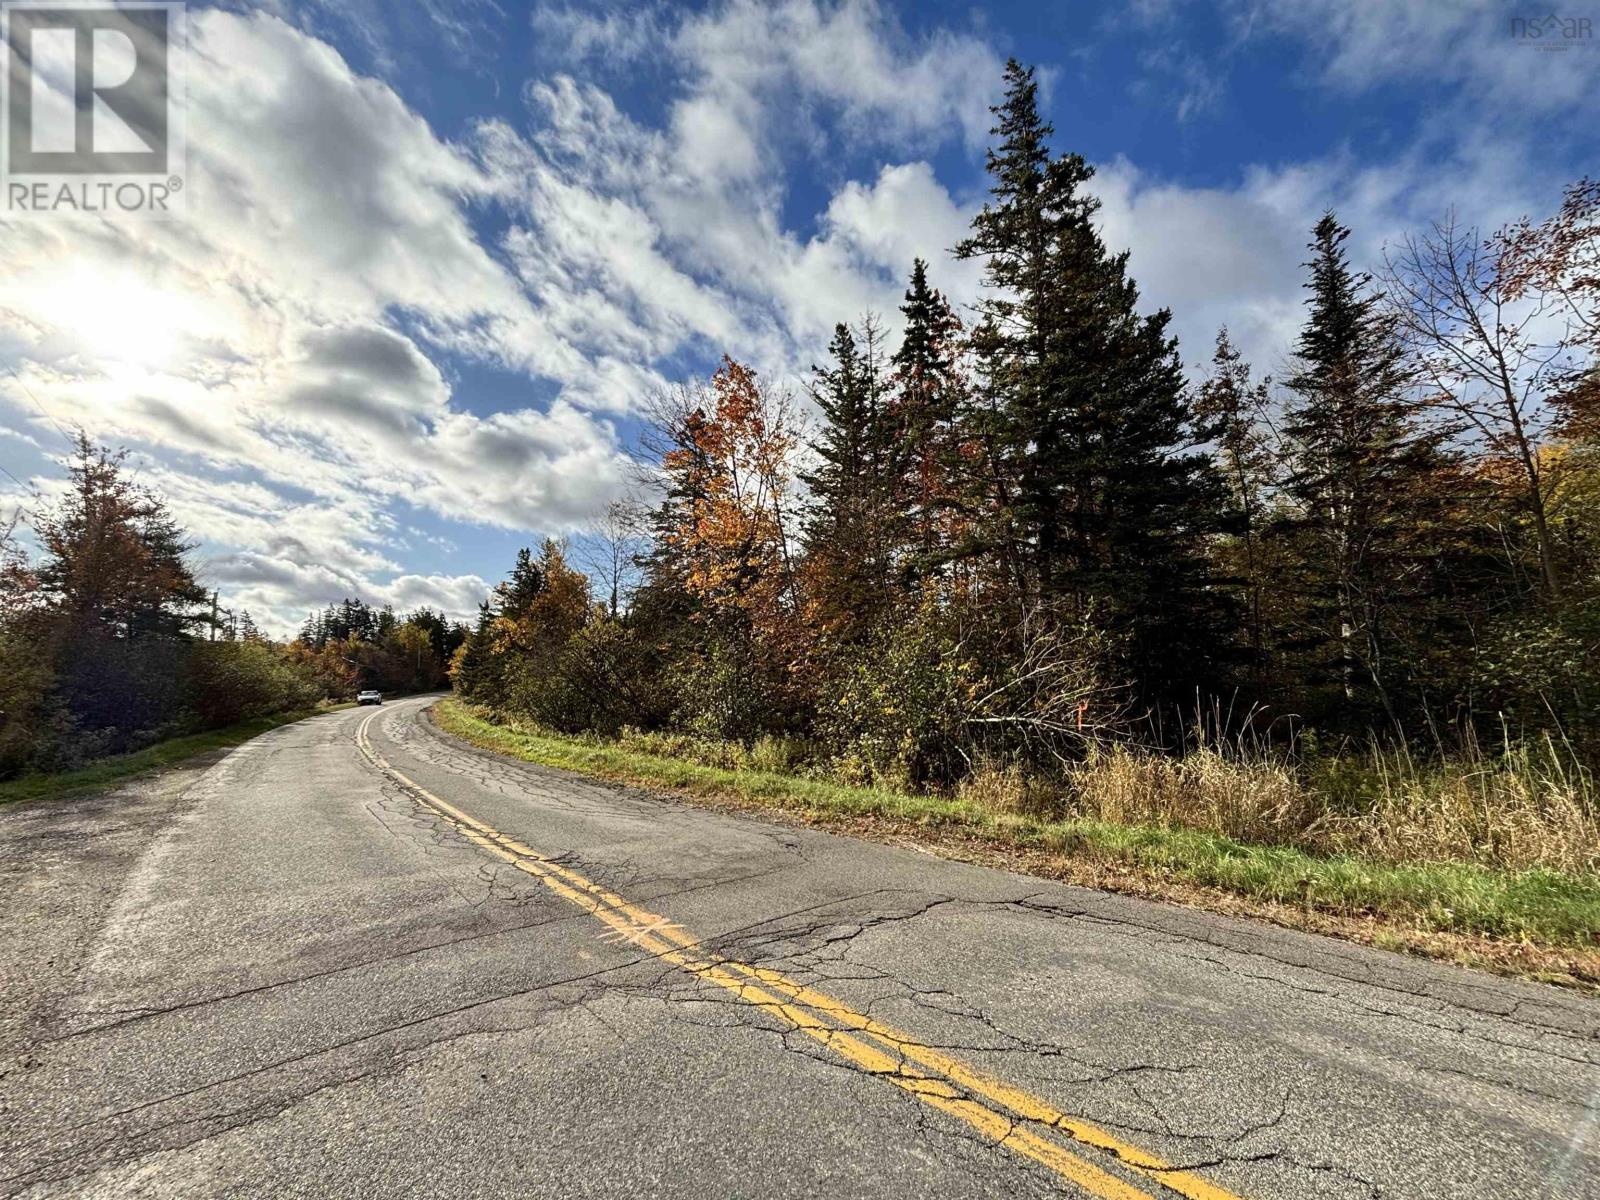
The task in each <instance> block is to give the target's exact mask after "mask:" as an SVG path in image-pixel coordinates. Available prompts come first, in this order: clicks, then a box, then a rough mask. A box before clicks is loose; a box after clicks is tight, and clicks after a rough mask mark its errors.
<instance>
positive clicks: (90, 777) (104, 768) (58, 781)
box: [0, 704, 351, 804]
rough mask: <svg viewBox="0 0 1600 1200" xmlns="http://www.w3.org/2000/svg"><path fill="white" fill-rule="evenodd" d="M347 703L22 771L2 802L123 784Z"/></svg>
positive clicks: (3, 791)
mask: <svg viewBox="0 0 1600 1200" xmlns="http://www.w3.org/2000/svg"><path fill="white" fill-rule="evenodd" d="M349 707H351V706H350V705H348V704H335V705H330V706H327V707H323V708H309V709H300V710H297V711H294V712H286V713H278V714H276V715H274V716H270V717H256V718H254V719H253V720H249V721H241V722H239V724H237V725H228V726H226V727H224V728H222V729H211V730H207V731H206V732H205V733H191V734H189V735H187V736H186V737H177V738H170V739H168V740H167V741H164V742H157V743H156V744H155V745H153V746H146V747H145V748H144V749H143V750H135V751H134V752H133V753H132V754H114V755H111V756H110V757H107V758H102V759H97V760H95V761H94V762H92V763H90V764H89V765H88V766H86V767H82V768H80V769H78V770H76V771H61V772H58V773H56V774H49V775H45V774H38V775H24V776H22V777H21V778H19V779H12V780H9V781H8V782H5V783H0V804H14V803H17V802H19V801H24V800H55V799H59V798H60V797H62V796H71V795H78V794H79V793H82V792H92V791H99V790H101V789H103V788H107V787H110V786H112V785H113V784H118V783H122V782H123V781H124V780H127V779H129V778H131V777H132V776H135V775H143V774H145V773H146V772H148V771H154V770H156V769H157V768H159V767H169V766H172V765H173V764H175V763H179V762H182V761H183V760H184V759H186V758H193V757H194V756H195V755H197V754H204V753H206V752H207V751H210V750H226V749H231V748H232V747H234V746H237V745H240V744H241V743H244V742H248V741H249V740H250V739H251V738H253V737H256V736H258V735H259V734H263V733H266V732H267V730H269V729H276V728H278V726H280V725H288V724H291V723H293V722H295V721H303V720H305V719H306V718H307V717H314V716H316V715H318V714H319V713H325V712H333V711H335V710H336V709H341V708H349Z"/></svg>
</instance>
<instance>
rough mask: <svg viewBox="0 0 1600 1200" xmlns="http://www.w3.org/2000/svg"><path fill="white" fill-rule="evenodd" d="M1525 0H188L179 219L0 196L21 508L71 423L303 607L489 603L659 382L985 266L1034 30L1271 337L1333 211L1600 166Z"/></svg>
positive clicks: (1239, 309) (1212, 291)
mask: <svg viewBox="0 0 1600 1200" xmlns="http://www.w3.org/2000/svg"><path fill="white" fill-rule="evenodd" d="M1517 15H1524V16H1526V15H1536V14H1535V12H1534V11H1533V10H1526V11H1525V10H1524V9H1523V8H1521V7H1518V6H1516V5H1508V4H1504V3H1498V2H1492V0H1491V2H1485V3H1469V2H1461V3H1451V4H1432V5H1416V4H1404V3H1399V2H1397V0H1378V2H1370V0H1369V2H1366V3H1346V2H1344V0H1254V2H1247V0H1237V2H1234V0H1219V2H1210V0H1194V2H1183V0H1139V2H1136V3H1133V4H1090V3H1061V4H1052V5H1039V4H1005V5H991V6H988V7H976V6H972V5H970V4H918V5H906V6H904V7H897V6H893V5H888V4H883V5H875V4H869V3H845V4H835V3H822V2H818V0H774V2H772V3H767V4H762V5H755V4H737V3H735V4H710V5H701V6H694V7H690V6H630V7H629V8H627V9H624V8H622V7H620V6H606V5H593V6H591V5H581V4H573V5H569V4H549V5H537V6H533V7H529V6H525V5H516V4H512V3H510V2H509V0H501V2H499V3H496V2H493V0H465V2H463V3H458V4H449V3H446V2H445V0H419V2H416V3H407V4H403V5H399V4H391V3H381V2H379V0H359V2H354V3H352V2H349V0H345V2H341V3H335V2H333V0H329V2H328V3H315V2H306V3H297V2H295V0H278V2H276V3H271V4H266V5H260V6H246V5H228V6H225V7H223V8H220V9H208V8H202V7H198V6H192V7H191V10H190V16H191V21H190V29H191V45H190V47H189V52H188V58H187V67H188V101H187V121H188V129H189V138H188V140H189V161H188V171H189V178H190V180H191V187H190V189H189V209H188V214H187V215H186V217H184V218H183V219H182V220H180V221H173V222H155V223H152V222H138V221H128V220H125V219H124V220H120V221H98V222H96V221H90V220H65V219H61V220H56V221H50V220H32V221H25V222H18V221H12V222H4V221H0V252H3V253H4V254H5V256H6V261H7V263H8V270H7V271H6V272H5V273H4V276H3V278H0V367H3V370H4V373H3V374H0V467H4V468H5V470H6V471H7V472H10V474H11V475H13V476H15V477H17V479H18V480H21V481H24V482H23V484H22V485H19V484H18V483H15V482H13V481H12V480H11V479H9V478H6V477H5V476H4V475H0V486H3V489H4V490H0V504H4V505H5V506H6V508H7V509H9V508H10V507H12V506H14V505H17V504H23V505H29V504H33V503H36V501H35V500H33V499H32V494H34V493H36V494H38V495H40V496H43V497H46V498H48V497H49V496H50V495H51V494H52V493H53V492H54V491H55V490H56V489H58V488H59V486H60V480H61V477H62V469H61V465H60V462H59V459H60V456H61V453H62V450H63V448H64V446H63V438H62V437H61V434H60V432H59V431H58V429H57V428H56V427H57V425H60V426H63V427H68V428H70V426H72V425H75V424H81V425H82V426H83V427H85V428H86V429H88V430H89V431H90V432H91V433H92V434H94V435H96V436H98V437H100V438H101V439H103V440H105V441H107V442H108V443H110V444H113V445H119V446H127V447H129V448H130V449H131V450H132V451H133V453H134V457H135V460H136V461H137V463H138V464H139V469H140V471H141V477H142V478H144V479H145V480H147V481H148V482H150V483H151V484H152V485H153V486H156V487H157V488H159V489H160V490H161V491H162V492H163V493H164V494H166V495H167V496H168V498H169V500H170V502H171V503H172V505H173V507H174V508H175V509H176V510H177V512H178V514H179V516H180V518H181V519H182V520H184V522H185V523H186V524H187V525H188V526H189V527H190V528H191V529H193V530H194V531H195V532H196V534H197V535H198V536H199V537H200V539H201V542H202V545H201V547H200V549H199V550H198V551H197V555H196V558H197V563H198V565H199V566H200V567H201V570H202V573H203V574H204V576H205V577H206V578H207V580H208V582H211V583H213V584H214V585H215V586H217V587H218V588H219V589H221V591H222V592H223V595H224V601H225V603H226V602H231V603H233V604H234V605H236V606H242V607H248V608H250V609H251V610H252V611H253V612H254V613H255V614H256V616H257V618H258V619H259V620H261V621H262V623H263V624H264V625H266V626H267V627H269V628H272V629H275V630H277V631H279V632H283V631H285V630H287V629H288V628H290V627H291V626H292V625H293V624H295V623H296V622H297V621H298V619H299V617H300V615H302V614H303V613H304V612H305V611H306V610H307V609H308V608H310V607H314V606H317V605H321V604H323V603H327V602H330V601H333V600H337V599H338V598H340V597H341V596H344V595H353V594H360V595H361V596H363V597H364V598H366V599H368V600H371V601H373V602H377V603H382V602H391V603H394V604H395V605H396V606H397V607H400V608H407V607H412V606H414V605H416V604H421V603H426V604H429V605H433V606H436V607H444V608H446V609H447V610H449V611H451V612H452V613H455V614H458V615H466V614H468V613H470V611H471V609H472V607H473V606H474V604H475V603H476V600H477V598H478V597H479V596H480V595H481V594H482V592H483V591H484V589H485V588H486V586H487V585H488V584H489V583H491V582H492V581H493V580H495V579H496V578H498V577H499V576H500V575H501V574H502V573H503V572H504V570H505V569H506V567H507V565H508V564H509V562H510V560H511V558H512V556H513V554H514V552H515V549H516V547H517V546H519V545H523V544H527V543H529V542H531V541H533V540H535V539H537V538H539V537H542V536H544V535H546V534H553V535H557V536H561V535H565V536H572V537H575V538H579V539H581V537H582V530H583V528H584V526H585V524H586V522H587V521H588V520H589V519H590V518H591V517H592V516H593V515H594V514H595V513H596V512H597V511H598V510H599V509H600V508H601V507H602V506H603V505H604V504H605V502H606V501H607V500H608V499H610V498H612V497H614V496H617V495H619V494H621V493H622V492H623V491H624V490H625V489H626V487H627V485H628V479H629V476H630V469H629V453H630V451H631V449H632V448H633V439H634V437H635V436H636V434H637V429H638V425H637V416H636V414H637V412H638V408H639V405H640V404H641V402H642V401H643V400H644V399H645V398H646V397H647V396H648V395H649V394H650V392H651V391H652V390H654V389H658V388H661V387H665V386H668V385H670V384H671V383H672V382H673V381H675V380H678V379H681V378H683V377H685V376H686V375H689V374H694V373H697V372H703V371H705V370H707V369H709V367H710V366H711V365H712V364H713V363H714V362H715V360H716V358H717V356H719V355H720V354H721V353H723V352H727V353H730V354H733V355H734V356H736V357H739V358H742V359H745V360H747V361H749V362H751V363H753V364H754V365H756V366H757V367H758V369H760V370H761V371H762V372H763V373H765V374H766V375H768V376H769V377H770V378H772V379H774V380H776V381H778V382H779V383H782V384H785V385H788V386H791V387H796V388H798V386H799V384H800V383H801V381H802V380H803V377H804V373H805V370H806V368H807V367H808V366H809V365H810V364H811V363H812V362H814V361H815V360H816V359H817V358H818V357H819V356H820V352H821V346H822V345H823V343H825V341H826V339H827V334H828V330H829V328H830V327H831V325H832V323H833V322H834V321H837V320H848V319H853V318H855V317H858V316H859V315H860V314H861V313H862V312H863V311H866V310H869V309H870V310H875V311H877V312H879V313H881V314H884V315H885V316H887V317H889V318H891V320H892V318H893V316H894V306H895V304H896V303H897V300H898V293H899V291H900V289H901V287H902V286H903V282H902V281H903V278H904V274H905V272H906V270H907V269H908V268H909V265H910V261H911V258H912V256H913V255H915V254H921V255H923V256H924V257H927V258H928V259H929V260H930V261H931V263H932V264H933V267H932V273H933V277H934V280H935V282H936V283H938V284H939V285H940V286H942V287H944V288H945V289H946V291H948V292H949V293H950V294H951V295H952V296H953V297H954V298H955V299H957V300H958V301H959V302H962V303H970V302H971V301H972V300H974V299H975V298H976V297H977V295H978V276H977V272H976V269H975V268H974V267H973V265H972V264H956V263H953V262H951V261H950V259H949V255H948V253H947V252H948V249H949V247H950V246H951V245H953V244H954V242H955V241H956V240H957V239H958V238H959V237H960V236H961V234H962V231H963V229H964V228H965V225H966V222H967V221H968V220H969V219H970V216H971V214H972V212H973V211H974V209H975V208H976V207H977V206H978V205H979V204H981V202H982V199H983V189H984V187H985V180H984V175H983V147H984V144H985V140H986V128H987V124H988V115H987V112H986V106H987V105H988V104H989V103H992V102H993V101H994V100H995V99H997V90H998V85H999V76H1000V67H1001V64H1002V63H1003V61H1004V60H1005V58H1006V57H1007V56H1008V55H1016V56H1017V57H1019V58H1021V59H1022V60H1024V61H1026V62H1030V63H1033V64H1035V65H1036V66H1037V67H1038V69H1039V71H1040V76H1041V79H1042V81H1043V85H1044V87H1043V96H1044V106H1045V109H1046V113H1047V115H1048V117H1049V118H1050V119H1051V120H1052V121H1053V122H1054V123H1055V126H1056V144H1057V146H1058V147H1059V148H1060V149H1063V150H1076V151H1078V152H1080V153H1082V154H1084V155H1085V156H1086V157H1088V158H1089V159H1090V160H1091V161H1092V162H1094V163H1096V164H1097V165H1098V167H1099V175H1098V176H1097V179H1096V181H1095V184H1094V187H1095V190H1096V191H1097V193H1098V194H1099V195H1100V197H1101V199H1102V201H1103V202H1104V208H1103V210H1102V222H1103V231H1104V233H1105V236H1106V239H1107V241H1108V242H1110V243H1111V244H1112V245H1114V246H1117V247H1119V248H1120V247H1127V248H1130V249H1131V251H1132V270H1133V273H1134V275H1135V277H1136V278H1137V279H1138V280H1139V281H1140V284H1141V287H1142V291H1143V293H1144V296H1145V298H1146V301H1147V303H1148V304H1149V306H1151V307H1155V306H1158V305H1166V306H1170V307H1171V308H1172V309H1173V312H1174V328H1175V330H1176V332H1177V333H1178V335H1179V337H1180V339H1181V345H1182V350H1183V354H1184V357H1185V360H1186V361H1188V362H1191V363H1196V364H1198V363H1199V362H1201V361H1202V360H1204V359H1205V358H1206V357H1207V356H1208V355H1209V350H1210V343H1211V339H1212V337H1213V335H1214V333H1215V330H1216V328H1217V326H1218V325H1220V324H1223V323H1226V324H1228V325H1229V327H1230V328H1231V329H1232V330H1233V331H1234V333H1235V335H1236V338H1237V340H1238V341H1239V342H1240V343H1241V344H1242V346H1243V348H1244V349H1245V351H1246V353H1247V354H1248V356H1249V357H1251V358H1252V359H1253V360H1254V361H1255V362H1256V364H1257V366H1258V368H1260V369H1261V370H1267V371H1271V370H1276V369H1278V368H1279V367H1280V366H1281V365H1282V361H1283V357H1284V355H1285V354H1286V352H1287V349H1288V347H1289V345H1290V344H1291V340H1292V338H1293V335H1294V330H1295V327H1296V325H1297V322H1298V318H1299V311H1300V303H1301V301H1300V293H1299V263H1300V261H1301V259H1302V258H1303V256H1304V255H1303V245H1304V242H1305V240H1306V237H1307V231H1308V230H1309V228H1310V226H1311V224H1312V223H1313V222H1314V221H1315V219H1316V218H1317V216H1318V215H1319V214H1320V213H1321V212H1322V211H1323V210H1324V209H1325V208H1328V207H1333V208H1335V209H1336V210H1337V211H1338V212H1339V213H1340V215H1341V216H1342V217H1343V218H1344V219H1345V220H1346V222H1347V223H1349V224H1351V225H1352V226H1353V227H1354V229H1355V236H1354V237H1353V239H1352V247H1353V250H1354V253H1355V255H1356V257H1357V258H1358V260H1361V261H1362V262H1363V263H1364V264H1365V265H1368V266H1373V267H1375V266H1377V265H1378V264H1379V263H1380V262H1381V255H1382V249H1383V246H1384V245H1385V244H1386V243H1392V242H1393V241H1394V240H1395V239H1396V238H1398V237H1401V236H1403V235H1404V234H1405V233H1407V232H1408V231H1416V230H1419V229H1421V228H1423V227H1424V226H1425V225H1426V223H1427V222H1428V221H1430V220H1432V219H1434V218H1436V217H1440V216H1443V215H1444V213H1445V212H1446V210H1447V209H1449V208H1451V207H1454V208H1455V209H1456V210H1457V211H1458V213H1459V215H1460V216H1461V218H1462V219H1464V220H1465V221H1467V222H1469V223H1476V224H1479V225H1481V226H1483V227H1485V228H1492V227H1494V226H1496V225H1498V224H1500V223H1502V222H1504V221H1507V220H1510V219H1514V218H1516V217H1518V216H1521V215H1523V214H1529V215H1532V216H1534V217H1536V218H1537V217H1541V216H1543V215H1545V214H1546V213H1547V212H1548V211H1550V210H1551V209H1552V208H1553V207H1554V206H1555V205H1556V203H1557V202H1558V200H1559V196H1560V191H1561V188H1562V186H1563V185H1564V184H1565V183H1568V182H1570V181H1572V180H1574V179H1576V178H1577V177H1578V176H1580V175H1582V174H1584V173H1585V171H1586V170H1590V171H1592V169H1593V164H1594V163H1595V162H1596V161H1600V157H1597V153H1596V152H1597V150H1600V144H1597V143H1600V122H1595V121H1594V120H1593V115H1592V111H1590V110H1591V109H1592V103H1593V97H1594V95H1595V94H1597V89H1596V83H1597V82H1600V46H1597V45H1596V44H1595V43H1594V41H1593V40H1592V39H1588V40H1585V41H1582V42H1579V43H1574V44H1571V45H1569V46H1567V47H1566V48H1564V49H1561V50H1556V51H1552V50H1550V49H1547V48H1540V47H1535V46H1530V45H1527V44H1523V43H1522V42H1519V41H1518V39H1516V38H1514V37H1513V36H1512V29H1511V21H1512V18H1513V16H1517ZM1593 15H1594V16H1595V17H1596V18H1597V19H1600V7H1597V9H1596V11H1595V13H1594V14H1593Z"/></svg>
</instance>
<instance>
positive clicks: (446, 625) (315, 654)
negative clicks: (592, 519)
mask: <svg viewBox="0 0 1600 1200" xmlns="http://www.w3.org/2000/svg"><path fill="white" fill-rule="evenodd" d="M517 567H518V572H519V573H518V574H517V575H515V576H514V579H515V580H519V581H521V582H519V583H517V584H515V586H522V587H528V588H531V587H532V586H534V585H530V584H529V583H527V582H526V580H525V579H524V578H523V573H526V572H532V571H536V570H537V568H536V567H535V566H534V565H533V564H532V563H531V562H527V561H519V562H518V564H517ZM502 586H512V585H502ZM466 638H467V628H466V626H465V625H462V624H461V623H459V622H450V621H447V620H446V619H445V616H444V614H443V613H438V612H434V611H433V610H431V609H428V608H419V609H417V610H416V611H415V612H413V613H411V614H409V615H407V616H405V617H400V616H397V615H396V614H395V612H394V609H393V608H391V607H389V606H387V605H385V606H384V607H383V608H381V609H374V608H373V607H372V606H371V605H368V604H366V603H364V602H362V601H361V600H359V599H350V598H346V599H344V600H342V601H340V602H339V603H338V604H330V605H328V606H327V607H326V608H324V609H323V610H322V611H321V612H316V613H312V614H310V615H309V616H307V617H306V619H305V622H304V623H303V624H302V625H301V626H300V632H299V635H298V636H297V637H296V638H295V639H294V641H293V642H291V643H290V644H289V645H288V646H287V647H286V648H285V653H286V654H287V655H288V658H289V661H290V662H292V663H294V664H295V665H296V666H297V667H298V668H299V669H300V670H301V671H302V672H303V673H304V674H305V675H306V676H307V678H309V679H311V680H313V681H314V682H315V684H316V686H317V687H318V688H319V689H321V691H322V693H323V694H324V695H326V696H329V697H333V698H336V699H337V698H347V697H349V696H353V695H354V694H355V693H356V692H358V691H360V690H361V689H362V688H376V689H378V690H380V691H386V692H424V691H430V690H432V689H434V688H440V687H444V686H445V685H446V683H447V682H448V680H449V666H450V661H451V659H452V657H453V656H454V655H455V653H456V650H457V648H458V647H459V646H460V645H461V643H462V642H463V641H465V640H466Z"/></svg>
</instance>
